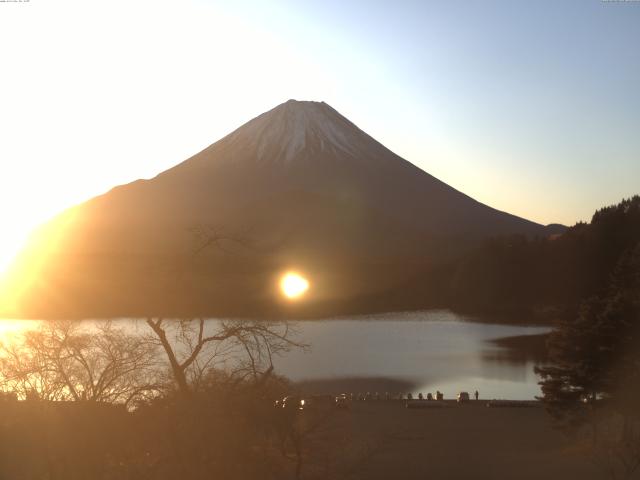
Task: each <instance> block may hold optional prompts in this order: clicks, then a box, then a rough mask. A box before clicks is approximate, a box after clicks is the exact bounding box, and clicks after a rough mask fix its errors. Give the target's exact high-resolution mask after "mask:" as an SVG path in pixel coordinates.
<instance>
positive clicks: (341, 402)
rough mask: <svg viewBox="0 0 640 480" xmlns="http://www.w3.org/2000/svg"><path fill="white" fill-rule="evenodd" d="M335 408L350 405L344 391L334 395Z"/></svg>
mask: <svg viewBox="0 0 640 480" xmlns="http://www.w3.org/2000/svg"><path fill="white" fill-rule="evenodd" d="M335 405H336V408H349V407H350V406H351V400H350V399H349V397H348V396H347V394H346V393H341V394H340V395H338V396H337V397H336V404H335Z"/></svg>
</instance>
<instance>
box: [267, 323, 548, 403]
mask: <svg viewBox="0 0 640 480" xmlns="http://www.w3.org/2000/svg"><path fill="white" fill-rule="evenodd" d="M472 320H473V318H472V317H464V316H461V315H457V314H455V313H452V312H449V311H426V312H403V313H391V314H383V315H375V316H363V317H358V319H334V320H314V321H303V322H299V323H298V329H299V331H300V338H301V339H302V340H303V341H305V342H307V343H309V344H310V345H311V349H310V351H309V352H307V353H303V352H299V351H298V352H291V353H289V354H288V355H287V356H286V357H283V358H280V359H278V360H277V362H276V367H277V369H278V371H279V372H280V373H282V374H284V375H286V376H287V377H289V378H291V379H292V380H304V379H311V380H313V379H339V378H341V377H384V378H394V379H401V380H406V381H407V382H410V383H412V384H413V385H414V387H413V388H412V390H413V394H414V395H417V394H418V393H419V392H422V393H424V394H425V395H426V393H427V392H435V391H436V390H440V391H441V392H443V393H444V395H445V398H453V397H454V396H455V395H456V394H457V393H458V392H460V391H468V392H470V393H472V392H474V391H475V390H478V391H479V392H480V396H481V397H482V398H509V399H518V400H520V399H522V400H525V399H533V398H534V397H535V396H536V395H539V394H540V388H539V386H538V384H537V382H538V378H537V376H536V375H535V373H534V372H533V367H534V362H533V360H529V359H526V358H525V357H520V356H512V355H508V351H507V350H506V349H505V348H503V347H499V346H497V345H495V344H493V343H491V340H492V339H496V338H503V337H510V336H516V335H535V334H540V333H545V332H548V331H549V330H550V329H549V328H548V327H540V326H512V325H501V324H491V323H478V322H474V321H472ZM405 393H406V392H405Z"/></svg>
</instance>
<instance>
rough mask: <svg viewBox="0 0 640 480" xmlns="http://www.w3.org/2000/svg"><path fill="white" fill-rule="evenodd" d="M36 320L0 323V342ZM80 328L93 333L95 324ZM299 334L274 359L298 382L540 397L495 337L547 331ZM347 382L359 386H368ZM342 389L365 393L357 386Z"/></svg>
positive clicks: (391, 327) (389, 323)
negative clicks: (295, 346) (294, 345)
mask: <svg viewBox="0 0 640 480" xmlns="http://www.w3.org/2000/svg"><path fill="white" fill-rule="evenodd" d="M118 322H119V323H126V324H127V325H129V326H131V327H132V328H134V329H135V330H137V331H140V329H142V330H145V329H146V328H148V327H147V326H146V325H145V324H144V322H143V321H140V320H118ZM216 322H217V320H214V319H212V320H210V323H209V325H208V327H209V328H207V330H209V329H212V330H213V329H214V328H215V324H216ZM36 323H37V322H29V321H22V322H20V321H6V320H5V321H2V320H0V337H2V336H4V335H5V334H9V333H11V332H15V331H17V330H21V329H23V328H25V325H32V326H33V325H35V324H36ZM83 323H85V325H87V326H88V327H89V328H91V327H90V325H91V323H92V322H83ZM296 329H297V331H298V332H299V335H298V336H297V340H298V341H300V342H303V343H306V344H309V345H310V348H309V349H308V351H306V352H303V351H300V350H296V351H292V352H289V353H288V354H286V355H285V356H283V357H280V358H276V359H275V361H274V363H275V367H276V371H277V372H278V373H279V374H282V375H285V376H287V377H288V378H290V379H291V380H293V381H296V382H300V381H309V382H307V383H314V382H315V383H316V384H317V383H319V382H320V381H325V383H326V384H333V385H334V386H335V384H338V385H340V384H341V381H344V379H347V378H352V379H353V378H357V379H359V380H367V379H369V380H370V381H369V384H376V385H388V382H387V383H385V382H384V381H383V380H389V379H392V380H398V381H400V385H401V386H402V388H400V387H398V389H399V390H393V389H391V388H389V389H388V390H389V391H390V392H393V393H398V391H402V392H403V393H405V394H406V393H407V392H409V391H411V392H412V393H413V394H414V395H417V394H418V393H419V392H422V393H424V394H425V395H426V393H427V392H435V391H436V390H440V391H441V392H443V393H444V395H445V398H453V397H455V395H456V394H457V393H458V392H460V391H468V392H469V393H472V392H474V391H475V390H478V391H479V392H480V396H481V398H509V399H532V398H534V397H535V396H536V395H539V394H540V388H539V386H538V384H537V382H538V378H537V377H536V375H535V374H534V372H533V367H534V361H533V360H531V359H528V358H527V357H526V356H524V355H509V351H508V350H507V349H506V348H503V347H500V346H498V345H495V344H493V343H492V342H491V340H494V339H497V338H504V337H511V336H516V335H518V336H519V335H535V334H540V333H545V332H548V331H549V327H541V326H513V325H503V324H491V323H480V322H476V321H474V318H473V317H466V316H461V315H458V314H455V313H452V312H449V311H446V310H432V311H423V312H400V313H387V314H380V315H372V316H360V317H350V318H336V319H326V320H309V321H300V322H296ZM344 384H345V385H356V386H358V385H359V386H361V387H362V385H367V382H366V381H365V382H364V383H363V382H360V383H358V382H355V383H354V382H351V383H344ZM392 385H393V383H392ZM363 389H364V390H369V389H371V391H375V390H376V389H378V388H377V387H375V389H374V388H373V387H366V388H363ZM341 390H342V388H341ZM345 390H346V391H356V392H357V391H362V390H358V388H356V387H355V386H354V387H353V388H352V389H347V388H346V386H345ZM383 390H387V388H382V387H381V388H380V391H381V392H382V391H383Z"/></svg>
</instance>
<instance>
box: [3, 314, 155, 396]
mask: <svg viewBox="0 0 640 480" xmlns="http://www.w3.org/2000/svg"><path fill="white" fill-rule="evenodd" d="M157 354H158V351H157V349H156V347H155V346H154V345H152V344H150V343H149V342H147V341H145V339H144V338H143V337H142V336H140V335H137V334H134V333H128V332H126V331H125V329H124V328H122V327H117V326H115V325H114V323H113V322H111V321H106V322H100V323H96V324H92V325H91V327H90V328H85V327H84V326H83V325H82V324H81V323H80V322H72V321H50V322H41V323H40V324H39V325H38V326H37V327H36V328H34V329H29V330H27V331H25V332H23V333H21V334H19V335H17V336H15V337H14V338H11V339H10V340H9V341H5V342H2V343H1V344H0V365H1V370H0V386H1V388H2V390H4V391H10V392H15V393H16V394H17V395H18V396H19V397H20V398H23V399H24V398H28V397H31V398H32V397H33V396H37V397H38V398H41V399H46V400H65V401H68V400H75V401H79V400H86V401H93V402H107V403H115V404H124V405H125V406H127V407H129V406H132V404H133V402H135V401H138V400H143V399H146V398H149V397H150V396H155V395H157V394H158V392H159V391H160V390H161V389H162V388H163V384H162V382H161V379H160V378H159V376H158V371H159V368H158V367H159V357H158V355H157Z"/></svg>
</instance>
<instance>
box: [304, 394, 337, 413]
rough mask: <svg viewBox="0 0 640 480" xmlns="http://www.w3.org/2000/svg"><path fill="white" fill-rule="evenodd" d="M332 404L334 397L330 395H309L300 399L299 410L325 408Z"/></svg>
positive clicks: (330, 406) (333, 403)
mask: <svg viewBox="0 0 640 480" xmlns="http://www.w3.org/2000/svg"><path fill="white" fill-rule="evenodd" d="M334 405H335V398H334V397H333V396H332V395H311V396H309V397H305V398H303V399H302V400H300V410H326V409H329V408H333V406H334Z"/></svg>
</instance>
